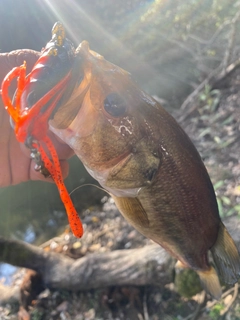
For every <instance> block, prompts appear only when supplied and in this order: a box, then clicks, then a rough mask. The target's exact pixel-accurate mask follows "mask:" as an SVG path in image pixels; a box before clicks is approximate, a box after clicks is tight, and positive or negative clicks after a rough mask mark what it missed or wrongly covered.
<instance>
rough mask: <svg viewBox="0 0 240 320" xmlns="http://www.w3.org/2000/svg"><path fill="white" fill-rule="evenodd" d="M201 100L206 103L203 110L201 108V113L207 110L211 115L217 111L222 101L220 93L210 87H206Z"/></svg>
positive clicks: (201, 94)
mask: <svg viewBox="0 0 240 320" xmlns="http://www.w3.org/2000/svg"><path fill="white" fill-rule="evenodd" d="M199 100H200V101H201V102H203V103H204V106H203V108H201V112H203V111H205V110H207V111H209V112H210V113H213V112H214V111H216V108H217V106H218V104H219V101H220V91H219V90H212V89H211V87H210V86H209V85H206V86H205V89H204V91H202V92H201V93H200V95H199Z"/></svg>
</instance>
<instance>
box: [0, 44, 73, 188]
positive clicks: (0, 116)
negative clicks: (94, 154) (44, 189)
mask: <svg viewBox="0 0 240 320" xmlns="http://www.w3.org/2000/svg"><path fill="white" fill-rule="evenodd" d="M38 57H39V52H36V51H33V50H25V49H24V50H16V51H12V52H10V53H2V54H0V84H1V82H2V80H3V78H4V77H5V75H6V74H7V73H8V72H9V71H10V70H11V69H12V68H14V67H15V66H19V65H21V64H22V63H23V61H26V62H27V72H30V70H31V69H32V67H33V65H34V63H35V62H36V61H37V59H38ZM11 89H12V90H11ZM11 91H12V92H11ZM13 92H14V88H10V90H9V94H10V96H11V95H12V93H13ZM49 136H50V137H51V140H52V141H53V143H54V145H55V148H56V150H57V152H58V155H59V159H60V162H61V166H62V172H63V176H65V177H66V176H67V174H68V163H67V161H65V160H66V159H67V158H69V157H70V156H72V155H73V151H72V150H71V149H70V148H69V147H68V146H67V145H66V144H65V143H63V142H61V141H59V139H58V138H56V137H55V135H54V134H53V133H51V132H49ZM0 150H1V151H0V187H6V186H9V185H15V184H18V183H20V182H25V181H28V180H44V181H52V179H51V178H47V179H46V178H44V176H43V175H42V174H41V173H40V172H37V171H35V170H34V166H35V162H34V161H33V160H31V159H30V151H29V149H27V148H26V147H25V146H24V145H23V144H20V143H19V142H18V141H17V140H16V137H15V133H14V130H13V129H12V127H11V125H10V120H9V114H8V113H7V112H6V110H5V109H4V106H3V103H2V99H1V96H0Z"/></svg>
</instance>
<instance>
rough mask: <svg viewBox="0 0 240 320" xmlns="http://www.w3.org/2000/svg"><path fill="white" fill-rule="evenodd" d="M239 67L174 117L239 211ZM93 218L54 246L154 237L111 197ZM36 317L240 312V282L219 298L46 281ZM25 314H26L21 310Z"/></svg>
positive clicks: (89, 247)
mask: <svg viewBox="0 0 240 320" xmlns="http://www.w3.org/2000/svg"><path fill="white" fill-rule="evenodd" d="M239 85H240V68H237V69H236V70H235V71H234V72H232V73H231V74H230V75H229V76H228V77H227V78H226V79H224V80H223V81H220V82H218V83H216V84H215V85H214V88H213V89H212V90H210V88H209V87H208V86H206V87H205V89H204V90H203V91H202V92H201V93H200V94H199V95H198V97H197V99H195V101H194V102H193V103H191V105H189V106H188V107H187V108H186V109H185V110H177V111H175V112H174V114H173V115H174V117H175V118H176V119H177V120H178V121H179V122H180V124H181V125H182V127H183V128H184V130H185V131H186V132H187V133H188V135H189V136H190V137H191V139H192V140H193V142H194V144H195V145H196V147H197V149H198V150H199V152H200V154H201V156H202V157H203V160H204V162H205V164H206V166H207V169H208V171H209V173H210V176H211V179H212V182H213V184H214V187H215V190H216V194H217V199H218V204H219V210H220V214H221V216H222V217H225V216H229V215H233V214H234V215H239V214H240V161H239V154H240V143H239V138H240V93H239ZM82 220H83V223H84V224H85V226H86V232H85V236H84V238H83V239H81V241H76V240H75V239H73V238H72V237H71V236H70V235H69V233H67V232H66V233H65V234H64V235H62V236H61V237H59V238H57V239H53V240H52V241H51V242H49V243H48V246H49V247H51V248H55V250H57V251H65V253H68V254H69V255H70V256H71V257H74V258H79V257H81V256H84V255H86V254H88V253H92V252H106V251H111V250H116V249H129V248H138V247H142V246H144V245H146V244H148V243H150V241H149V240H147V239H146V238H144V237H143V236H141V235H140V234H139V233H138V232H137V231H135V230H134V229H133V228H132V227H130V226H129V225H128V224H127V222H126V221H125V220H124V219H123V218H122V216H121V215H120V214H119V213H118V211H116V209H115V206H114V204H113V202H112V200H111V199H108V198H107V197H105V198H104V199H103V207H102V208H96V207H92V208H89V209H88V210H86V211H85V212H84V213H83V214H82ZM17 309H18V307H16V308H14V307H10V306H8V307H5V308H1V309H0V311H1V313H0V319H18V317H17ZM29 314H30V318H31V319H33V320H42V319H46V320H50V319H54V320H58V319H59V320H60V319H61V320H65V319H73V320H94V319H95V320H100V319H104V320H105V319H107V320H117V319H119V320H120V319H124V320H127V319H129V320H135V319H138V320H160V319H161V320H170V319H178V320H187V319H200V320H207V319H213V320H214V319H228V320H234V319H240V296H239V295H238V286H236V287H235V288H227V289H225V293H224V295H223V298H222V299H221V300H220V301H218V302H216V301H212V300H211V299H210V298H209V297H204V296H203V293H199V294H197V295H196V296H194V297H192V298H185V297H182V296H180V295H179V294H178V293H177V292H176V290H175V288H174V284H168V285H167V286H165V287H162V288H159V287H111V288H103V289H101V290H93V291H90V292H77V293H72V292H66V291H64V292H62V291H51V290H49V289H45V290H44V291H43V292H41V293H40V295H39V296H38V297H37V299H36V300H34V301H33V302H32V304H31V306H30V308H29ZM22 319H27V315H24V314H23V313H22Z"/></svg>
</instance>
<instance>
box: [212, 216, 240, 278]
mask: <svg viewBox="0 0 240 320" xmlns="http://www.w3.org/2000/svg"><path fill="white" fill-rule="evenodd" d="M211 253H212V256H213V260H214V263H215V265H216V269H217V271H218V272H219V275H220V277H221V278H222V280H223V281H224V282H225V283H228V284H234V283H235V282H237V281H238V279H239V276H240V256H239V252H238V249H237V247H236V245H235V243H234V241H233V239H232V237H231V236H230V234H229V233H228V231H227V229H226V228H225V226H224V224H223V223H222V222H221V223H220V227H219V232H218V238H217V241H216V242H215V244H214V246H213V247H212V248H211Z"/></svg>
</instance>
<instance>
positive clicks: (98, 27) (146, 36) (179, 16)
mask: <svg viewBox="0 0 240 320" xmlns="http://www.w3.org/2000/svg"><path fill="white" fill-rule="evenodd" d="M239 5H240V3H239V1H235V0H201V1H199V0H188V1H176V0H155V1H149V0H148V1H143V0H141V1H140V0H124V1H123V0H121V1H112V0H103V1H97V0H91V1H85V0H21V1H20V0H1V2H0V52H8V51H11V50H16V49H20V48H28V49H34V50H37V51H41V48H43V47H44V46H45V44H46V43H47V42H48V41H49V40H50V38H51V29H52V26H53V24H54V23H55V22H56V21H61V22H63V24H64V25H65V28H66V30H67V36H68V38H70V39H71V40H72V41H73V42H74V44H75V45H76V46H77V45H78V44H79V43H80V42H81V41H83V40H87V41H89V43H90V48H91V49H93V50H94V51H96V52H98V53H100V54H101V55H103V56H104V57H105V58H106V59H107V60H109V61H111V62H112V63H115V64H117V65H119V66H120V67H122V68H124V69H126V70H127V71H129V72H130V73H131V74H132V77H133V79H135V80H137V82H138V84H139V86H141V87H142V88H143V89H144V90H146V91H147V92H148V93H150V94H152V95H156V96H157V97H159V98H161V99H162V102H163V104H164V106H165V107H166V108H167V109H168V110H169V111H170V112H171V110H173V109H177V108H179V107H180V106H181V104H182V102H183V101H184V99H185V98H186V96H187V95H188V94H189V93H190V92H192V91H193V90H194V89H195V88H196V87H197V85H198V84H199V83H201V81H202V80H203V79H205V78H206V77H207V75H208V74H209V73H210V72H211V71H212V70H214V68H216V67H217V66H218V65H219V64H220V63H221V62H222V61H223V59H224V54H225V48H226V47H227V46H228V45H229V32H230V29H231V22H232V19H233V17H234V16H235V15H236V12H237V11H238V10H239ZM238 31H239V30H238ZM239 50H240V45H239V43H238V42H236V43H235V46H234V50H232V56H231V59H232V60H234V59H235V58H236V57H237V56H239ZM92 182H93V180H92V179H91V178H90V177H89V176H88V174H86V172H85V170H84V169H83V167H82V165H81V163H80V161H79V160H78V159H72V160H71V172H70V176H69V178H68V179H67V188H68V190H69V191H72V190H74V189H75V188H76V187H79V186H81V185H83V184H85V183H92ZM103 195H104V193H103V192H102V193H100V192H99V191H98V189H94V188H92V187H91V188H87V187H83V188H80V189H78V190H76V191H75V192H74V193H73V195H72V197H73V200H74V203H75V204H76V207H77V209H78V211H79V212H81V210H84V209H86V208H88V207H89V206H93V205H97V204H100V203H101V198H102V197H103ZM0 204H1V206H0V218H1V223H0V234H1V235H4V236H7V237H9V236H12V237H17V238H19V239H24V240H26V241H29V242H36V241H37V242H38V243H41V242H43V241H44V240H46V239H48V238H50V237H52V236H54V235H56V234H57V233H58V232H59V229H61V228H62V227H63V226H65V225H66V224H67V218H66V215H65V212H64V208H63V206H62V204H61V201H60V199H59V196H58V192H57V190H56V187H55V185H51V184H49V183H44V182H29V183H24V184H23V185H18V186H15V187H11V188H5V189H0Z"/></svg>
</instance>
